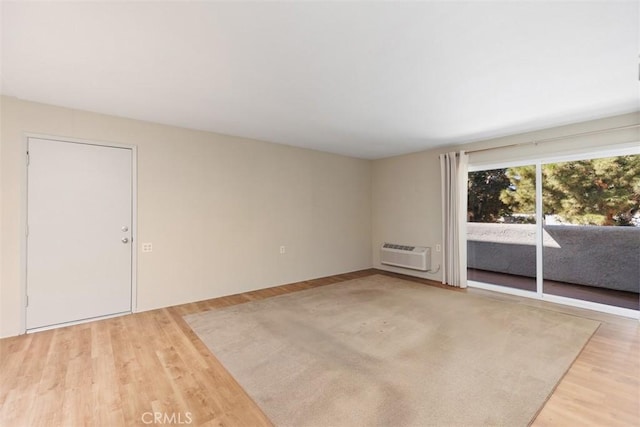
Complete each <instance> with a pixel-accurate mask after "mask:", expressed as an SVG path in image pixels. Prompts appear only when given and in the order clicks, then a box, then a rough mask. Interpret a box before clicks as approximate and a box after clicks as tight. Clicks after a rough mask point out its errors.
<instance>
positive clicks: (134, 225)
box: [20, 132, 138, 334]
mask: <svg viewBox="0 0 640 427" xmlns="http://www.w3.org/2000/svg"><path fill="white" fill-rule="evenodd" d="M29 138H39V139H49V140H54V141H59V142H66V143H71V144H85V145H96V146H99V147H112V148H124V149H128V150H131V217H132V218H131V313H136V312H137V311H138V280H137V275H138V147H137V146H136V145H130V144H118V143H112V142H105V141H95V140H88V139H83V138H72V137H66V136H55V135H48V134H41V133H32V132H24V133H23V138H22V160H23V162H22V165H23V174H22V183H21V186H22V188H21V189H20V190H21V191H20V194H21V210H22V214H21V215H20V264H21V265H20V271H21V278H20V333H21V334H25V333H26V332H27V245H28V241H27V219H28V208H29V207H28V191H29V187H28V180H29V169H28V167H27V162H28V161H29V159H28V156H27V152H28V149H29ZM120 315H122V314H116V315H109V316H101V317H98V318H93V319H91V320H79V321H73V322H67V323H65V324H63V325H55V326H47V327H43V328H37V329H34V330H31V331H29V332H36V331H41V330H47V329H54V328H59V327H62V326H70V325H74V324H79V323H86V322H90V321H94V320H97V319H106V318H109V317H115V316H120Z"/></svg>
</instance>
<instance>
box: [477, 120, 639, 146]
mask: <svg viewBox="0 0 640 427" xmlns="http://www.w3.org/2000/svg"><path fill="white" fill-rule="evenodd" d="M637 127H640V123H639V124H635V125H628V126H619V127H615V128H608V129H599V130H592V131H589V132H581V133H574V134H572V135H563V136H556V137H553V138H544V139H538V140H533V141H525V142H517V143H515V144H509V145H502V146H500V147H489V148H479V149H477V150H465V153H479V152H481V151H491V150H499V149H502V148H510V147H519V146H521V145H529V144H534V145H538V144H544V143H545V142H551V141H559V140H561V139H569V138H575V137H578V136H588V135H597V134H599V133H606V132H612V131H616V130H623V129H633V128H637Z"/></svg>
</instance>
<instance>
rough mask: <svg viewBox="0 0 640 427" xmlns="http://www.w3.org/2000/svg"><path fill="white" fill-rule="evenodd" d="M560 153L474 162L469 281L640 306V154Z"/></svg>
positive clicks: (579, 301)
mask: <svg viewBox="0 0 640 427" xmlns="http://www.w3.org/2000/svg"><path fill="white" fill-rule="evenodd" d="M551 160H554V159H551ZM561 160H562V161H538V162H535V163H534V164H505V165H499V166H500V167H491V168H487V169H483V168H478V167H474V166H473V165H471V166H470V169H469V170H470V172H469V176H468V221H467V267H468V269H467V276H468V279H469V284H470V285H471V286H478V287H483V288H487V289H492V290H499V291H503V292H508V293H514V294H519V295H525V296H531V297H535V298H541V299H549V300H552V301H556V302H563V303H568V304H572V305H581V306H587V307H590V308H597V309H604V310H605V311H612V312H618V313H621V314H629V313H633V312H631V310H635V311H638V310H640V155H638V154H635V153H634V154H624V155H618V156H597V155H594V156H590V157H586V158H585V156H583V157H576V158H564V159H561ZM603 307H612V309H611V310H609V309H606V308H603ZM616 310H617V311H616Z"/></svg>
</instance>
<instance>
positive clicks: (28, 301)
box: [25, 295, 29, 307]
mask: <svg viewBox="0 0 640 427" xmlns="http://www.w3.org/2000/svg"><path fill="white" fill-rule="evenodd" d="M25 307H29V295H27V305H26V306H25Z"/></svg>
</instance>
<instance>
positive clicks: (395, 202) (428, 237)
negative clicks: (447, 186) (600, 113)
mask: <svg viewBox="0 0 640 427" xmlns="http://www.w3.org/2000/svg"><path fill="white" fill-rule="evenodd" d="M637 123H640V114H638V113H633V114H626V115H621V116H616V117H610V118H606V119H601V120H594V121H589V122H584V123H578V124H572V125H568V126H562V127H557V128H551V129H546V130H543V131H537V132H531V133H526V134H520V135H513V136H509V137H504V138H497V139H492V140H487V141H481V142H477V143H473V144H466V145H461V146H456V147H445V148H441V149H435V150H429V151H423V152H419V153H414V154H408V155H404V156H398V157H390V158H386V159H381V160H376V161H374V162H373V169H372V174H373V177H372V182H373V195H372V227H373V228H372V256H373V266H374V268H380V269H384V270H389V271H397V272H402V273H405V274H411V275H414V276H418V277H426V278H430V279H435V280H441V278H442V275H441V271H439V272H437V273H422V272H417V271H412V270H404V269H397V268H394V267H389V266H385V265H382V264H380V246H381V245H382V243H383V242H393V243H401V244H402V243H404V244H410V245H421V246H428V247H431V248H432V268H433V269H435V268H436V267H437V266H438V265H439V264H441V262H442V253H437V252H435V250H434V249H435V246H436V244H440V243H441V239H442V237H441V236H442V226H441V195H440V163H439V159H438V155H439V154H441V153H444V152H447V151H458V150H460V149H463V150H468V151H470V150H474V149H481V148H490V147H495V148H497V147H503V146H506V145H509V144H518V143H523V142H528V141H533V140H540V139H544V138H552V137H557V136H563V135H572V134H576V133H580V132H590V131H594V130H600V129H607V128H613V127H619V126H626V125H629V124H637ZM638 141H640V132H639V129H638V128H636V129H627V130H621V131H616V132H610V133H606V134H598V135H591V136H584V137H579V138H571V139H566V140H562V141H555V142H549V143H545V144H538V145H533V144H527V145H523V146H520V147H515V148H502V149H497V150H491V151H484V152H481V153H475V154H470V156H469V157H470V162H471V163H476V164H490V163H496V162H501V161H517V160H524V159H536V158H542V157H545V156H549V155H562V154H570V153H579V152H585V151H589V150H594V149H595V148H606V147H609V148H611V147H615V146H618V144H623V145H627V146H628V145H629V143H636V144H637V142H638Z"/></svg>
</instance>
